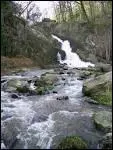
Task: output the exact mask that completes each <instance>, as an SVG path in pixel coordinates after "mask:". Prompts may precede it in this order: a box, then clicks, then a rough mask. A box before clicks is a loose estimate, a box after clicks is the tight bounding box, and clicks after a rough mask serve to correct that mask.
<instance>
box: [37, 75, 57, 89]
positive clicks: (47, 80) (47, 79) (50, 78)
mask: <svg viewBox="0 0 113 150" xmlns="http://www.w3.org/2000/svg"><path fill="white" fill-rule="evenodd" d="M57 81H58V77H57V75H56V74H51V73H45V74H44V75H43V76H41V78H40V79H38V80H36V82H35V85H36V86H44V85H53V84H54V83H56V82H57Z"/></svg>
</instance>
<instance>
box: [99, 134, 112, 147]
mask: <svg viewBox="0 0 113 150" xmlns="http://www.w3.org/2000/svg"><path fill="white" fill-rule="evenodd" d="M98 148H99V149H112V133H107V134H106V135H105V136H104V137H103V138H102V139H101V140H100V141H99V144H98Z"/></svg>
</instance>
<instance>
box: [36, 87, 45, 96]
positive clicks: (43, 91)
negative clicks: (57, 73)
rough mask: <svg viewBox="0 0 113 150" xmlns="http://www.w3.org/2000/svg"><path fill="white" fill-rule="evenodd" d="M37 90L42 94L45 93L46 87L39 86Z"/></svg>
mask: <svg viewBox="0 0 113 150" xmlns="http://www.w3.org/2000/svg"><path fill="white" fill-rule="evenodd" d="M36 91H37V94H39V95H42V94H45V92H46V88H45V87H39V88H37V89H36Z"/></svg>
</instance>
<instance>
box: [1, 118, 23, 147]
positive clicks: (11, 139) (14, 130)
mask: <svg viewBox="0 0 113 150" xmlns="http://www.w3.org/2000/svg"><path fill="white" fill-rule="evenodd" d="M20 129H21V130H22V121H21V120H20V119H16V118H12V119H10V120H6V121H4V122H3V128H2V129H1V137H2V139H3V141H4V144H5V145H6V147H7V148H11V146H12V145H14V144H15V142H16V141H17V135H18V134H19V133H20Z"/></svg>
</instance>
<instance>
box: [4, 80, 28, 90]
mask: <svg viewBox="0 0 113 150" xmlns="http://www.w3.org/2000/svg"><path fill="white" fill-rule="evenodd" d="M27 84H28V83H27V79H11V80H9V81H8V82H7V83H6V84H4V90H5V91H8V92H11V91H15V90H16V89H17V88H18V87H23V86H25V85H27Z"/></svg>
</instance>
